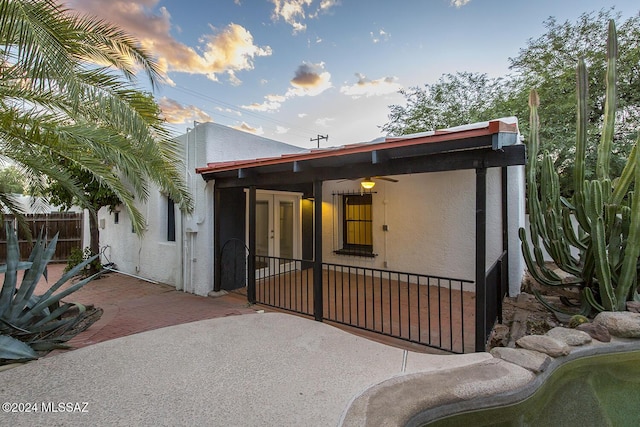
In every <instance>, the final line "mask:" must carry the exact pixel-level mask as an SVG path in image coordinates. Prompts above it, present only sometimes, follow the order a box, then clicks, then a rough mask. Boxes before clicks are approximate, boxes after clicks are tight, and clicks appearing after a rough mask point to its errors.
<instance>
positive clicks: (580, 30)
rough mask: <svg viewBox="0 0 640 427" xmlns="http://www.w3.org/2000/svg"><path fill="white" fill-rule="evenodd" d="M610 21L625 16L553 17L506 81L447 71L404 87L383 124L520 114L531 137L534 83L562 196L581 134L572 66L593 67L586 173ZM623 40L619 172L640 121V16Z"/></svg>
mask: <svg viewBox="0 0 640 427" xmlns="http://www.w3.org/2000/svg"><path fill="white" fill-rule="evenodd" d="M610 19H615V20H618V21H619V20H620V16H619V14H616V13H615V12H614V9H609V10H602V11H599V12H597V13H596V12H591V13H585V14H582V15H580V17H579V18H578V19H577V21H576V22H569V21H565V22H563V23H558V22H557V20H556V19H554V18H549V19H547V20H546V21H545V22H544V25H545V27H546V32H545V34H543V35H542V36H540V37H538V38H537V39H530V40H529V41H528V42H527V45H526V46H525V47H524V48H522V49H521V50H520V51H519V53H518V56H516V57H515V58H510V59H509V61H510V69H511V70H512V71H513V73H512V74H510V75H508V76H505V77H503V78H502V79H491V78H488V77H487V76H486V75H483V74H475V73H457V74H455V75H451V74H445V75H443V76H442V77H441V78H440V79H439V80H438V82H437V83H435V84H434V85H425V89H424V90H420V89H418V88H412V89H411V90H409V91H402V92H401V93H402V94H403V95H405V97H406V98H407V105H406V106H398V105H392V106H390V110H391V113H390V114H389V122H388V123H387V124H385V125H384V126H383V127H382V129H383V130H385V131H387V132H389V133H390V134H393V135H402V134H408V133H413V132H420V131H427V130H433V129H436V128H442V127H450V126H455V125H459V124H464V123H472V122H476V121H484V120H489V119H494V118H498V117H503V116H516V117H518V119H519V120H518V123H519V126H520V131H521V133H522V134H523V135H527V134H528V116H529V112H528V97H529V91H530V90H531V89H532V88H535V89H536V90H537V92H538V95H539V97H540V111H539V112H540V117H541V123H540V144H541V152H542V151H543V150H548V151H549V153H550V156H551V158H552V159H553V160H554V165H555V167H556V168H557V169H558V171H559V172H560V184H561V187H562V188H563V195H564V196H566V197H569V196H570V195H571V194H572V192H573V182H572V178H571V177H572V176H573V165H574V161H573V158H574V152H575V151H574V150H575V139H576V135H575V126H574V124H575V120H576V113H575V102H576V95H575V85H576V83H575V78H574V76H575V69H576V66H577V64H578V60H579V58H584V61H585V63H586V64H587V66H588V67H589V69H590V73H589V98H588V100H589V101H588V102H589V105H588V106H589V109H590V110H589V111H590V115H589V120H588V145H587V150H586V157H587V158H586V162H587V171H591V170H594V169H593V166H594V165H595V159H596V152H595V147H596V146H597V142H598V140H599V139H600V135H601V129H602V123H603V112H604V95H603V94H604V93H605V91H604V89H605V72H606V67H607V66H606V59H605V54H604V49H603V48H604V44H603V43H604V42H603V40H606V38H607V33H606V31H607V25H608V22H609V20H610ZM618 40H619V45H618V46H619V57H618V92H619V95H620V96H619V99H618V113H617V115H616V124H615V134H614V141H615V143H614V145H613V147H614V152H613V153H612V158H611V169H612V173H613V174H616V175H619V174H620V172H621V171H622V167H623V166H624V164H625V162H626V159H627V158H628V156H629V152H630V149H631V146H632V145H633V143H634V141H635V138H636V135H637V129H638V128H639V127H640V44H639V43H638V40H640V15H635V16H633V17H631V18H628V19H627V20H626V21H623V22H622V23H621V24H620V25H619V26H618ZM481 77H484V78H481ZM586 178H588V179H589V178H591V176H589V175H587V177H586Z"/></svg>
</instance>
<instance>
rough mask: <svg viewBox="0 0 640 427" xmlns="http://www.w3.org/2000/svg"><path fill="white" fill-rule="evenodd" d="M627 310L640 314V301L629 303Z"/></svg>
mask: <svg viewBox="0 0 640 427" xmlns="http://www.w3.org/2000/svg"><path fill="white" fill-rule="evenodd" d="M627 310H629V311H631V312H633V313H640V301H627Z"/></svg>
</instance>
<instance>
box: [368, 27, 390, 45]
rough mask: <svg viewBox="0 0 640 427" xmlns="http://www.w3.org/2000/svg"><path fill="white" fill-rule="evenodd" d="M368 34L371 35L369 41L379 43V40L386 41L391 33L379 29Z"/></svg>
mask: <svg viewBox="0 0 640 427" xmlns="http://www.w3.org/2000/svg"><path fill="white" fill-rule="evenodd" d="M369 35H370V36H371V41H373V43H380V42H381V41H383V42H386V41H388V40H389V39H390V38H391V35H390V34H389V33H387V32H386V31H385V30H383V29H380V30H378V31H377V32H375V33H374V32H373V31H372V32H370V33H369Z"/></svg>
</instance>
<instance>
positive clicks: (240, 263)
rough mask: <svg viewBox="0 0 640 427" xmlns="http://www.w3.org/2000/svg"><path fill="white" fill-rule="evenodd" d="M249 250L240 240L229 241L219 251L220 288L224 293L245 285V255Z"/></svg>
mask: <svg viewBox="0 0 640 427" xmlns="http://www.w3.org/2000/svg"><path fill="white" fill-rule="evenodd" d="M248 253H249V250H248V249H247V246H246V245H245V244H244V242H243V241H242V240H240V239H229V240H227V241H226V242H225V244H224V245H223V246H222V249H220V263H221V265H220V288H221V289H223V290H225V291H232V290H235V289H241V288H244V287H245V286H246V285H247V255H248Z"/></svg>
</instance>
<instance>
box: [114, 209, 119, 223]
mask: <svg viewBox="0 0 640 427" xmlns="http://www.w3.org/2000/svg"><path fill="white" fill-rule="evenodd" d="M113 223H114V224H119V223H120V212H118V211H115V212H114V213H113Z"/></svg>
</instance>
